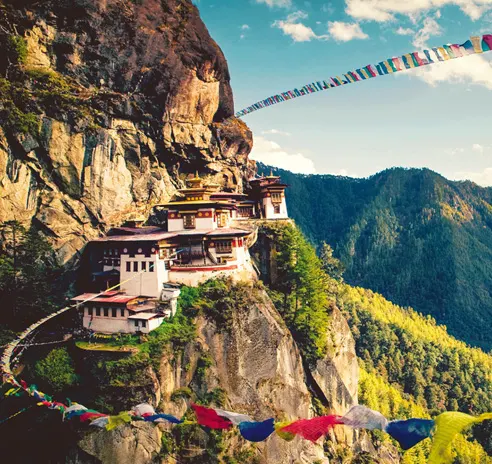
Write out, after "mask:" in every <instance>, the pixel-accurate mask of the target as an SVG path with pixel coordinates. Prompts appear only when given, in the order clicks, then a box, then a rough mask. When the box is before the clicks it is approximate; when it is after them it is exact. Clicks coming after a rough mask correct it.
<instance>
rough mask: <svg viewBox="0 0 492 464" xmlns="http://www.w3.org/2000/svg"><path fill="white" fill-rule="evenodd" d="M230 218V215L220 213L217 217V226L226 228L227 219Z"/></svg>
mask: <svg viewBox="0 0 492 464" xmlns="http://www.w3.org/2000/svg"><path fill="white" fill-rule="evenodd" d="M228 217H229V214H228V213H220V214H219V215H218V216H217V226H219V227H226V226H227V218H228Z"/></svg>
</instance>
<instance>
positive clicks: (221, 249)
mask: <svg viewBox="0 0 492 464" xmlns="http://www.w3.org/2000/svg"><path fill="white" fill-rule="evenodd" d="M215 251H216V252H217V253H231V252H232V241H231V240H223V241H218V242H216V243H215Z"/></svg>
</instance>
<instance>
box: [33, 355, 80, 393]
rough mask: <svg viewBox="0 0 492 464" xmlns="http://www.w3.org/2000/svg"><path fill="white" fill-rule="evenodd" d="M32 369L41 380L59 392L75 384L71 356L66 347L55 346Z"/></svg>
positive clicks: (75, 376) (75, 378) (76, 379)
mask: <svg viewBox="0 0 492 464" xmlns="http://www.w3.org/2000/svg"><path fill="white" fill-rule="evenodd" d="M34 370H35V372H36V375H37V376H38V377H39V379H40V380H41V381H42V382H45V383H46V384H48V385H49V386H50V388H51V389H52V390H53V391H56V392H59V391H62V390H64V389H65V388H68V387H72V386H74V385H76V384H77V382H78V377H77V375H76V374H75V369H74V365H73V361H72V358H71V357H70V355H69V354H68V351H67V349H66V348H56V349H54V350H52V351H50V353H49V354H48V355H47V356H46V357H45V358H44V359H42V360H40V361H38V362H37V363H36V364H35V366H34Z"/></svg>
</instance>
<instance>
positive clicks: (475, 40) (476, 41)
mask: <svg viewBox="0 0 492 464" xmlns="http://www.w3.org/2000/svg"><path fill="white" fill-rule="evenodd" d="M470 40H471V42H472V44H473V50H474V51H475V53H483V50H482V38H481V37H475V36H474V37H470Z"/></svg>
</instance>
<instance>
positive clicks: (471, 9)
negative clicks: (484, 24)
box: [345, 0, 492, 22]
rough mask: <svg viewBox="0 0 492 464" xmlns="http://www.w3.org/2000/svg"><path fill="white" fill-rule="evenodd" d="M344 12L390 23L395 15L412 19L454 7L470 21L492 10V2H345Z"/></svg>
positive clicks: (380, 0)
mask: <svg viewBox="0 0 492 464" xmlns="http://www.w3.org/2000/svg"><path fill="white" fill-rule="evenodd" d="M345 4H346V10H345V11H346V12H347V14H349V15H350V16H352V17H354V18H357V19H368V20H373V21H378V22H385V21H390V20H392V19H393V18H394V15H395V14H402V15H406V16H409V17H414V18H415V15H416V14H419V13H422V12H425V11H429V10H434V9H437V8H442V7H444V6H446V5H456V6H458V7H459V8H461V10H462V11H463V12H464V13H465V14H466V15H468V16H469V17H470V18H471V19H472V20H474V21H475V20H477V19H479V18H480V17H481V16H482V15H483V14H484V13H486V12H487V11H489V10H492V0H345Z"/></svg>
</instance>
